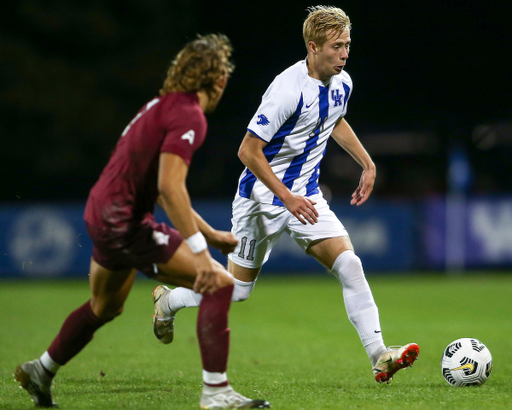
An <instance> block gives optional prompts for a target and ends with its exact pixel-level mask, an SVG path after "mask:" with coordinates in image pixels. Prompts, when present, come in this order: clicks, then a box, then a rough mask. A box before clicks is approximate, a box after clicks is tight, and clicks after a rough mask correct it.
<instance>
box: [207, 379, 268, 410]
mask: <svg viewBox="0 0 512 410" xmlns="http://www.w3.org/2000/svg"><path fill="white" fill-rule="evenodd" d="M199 408H200V409H201V410H220V409H269V408H270V403H269V402H268V401H266V400H251V399H248V398H247V397H244V396H242V395H241V394H240V393H237V392H236V391H235V390H233V388H232V387H231V385H229V384H228V385H227V386H225V387H210V386H203V395H202V396H201V401H200V406H199Z"/></svg>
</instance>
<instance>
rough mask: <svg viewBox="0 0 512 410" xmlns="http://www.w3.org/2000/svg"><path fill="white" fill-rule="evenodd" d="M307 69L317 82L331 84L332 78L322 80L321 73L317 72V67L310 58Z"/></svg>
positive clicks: (307, 59)
mask: <svg viewBox="0 0 512 410" xmlns="http://www.w3.org/2000/svg"><path fill="white" fill-rule="evenodd" d="M306 67H307V69H308V75H309V76H310V77H311V78H314V79H315V80H320V81H321V82H322V83H324V85H327V84H329V83H330V82H331V78H332V77H328V78H322V77H321V76H320V73H319V72H318V70H316V68H315V65H314V64H313V62H312V59H311V60H310V58H309V56H308V58H306Z"/></svg>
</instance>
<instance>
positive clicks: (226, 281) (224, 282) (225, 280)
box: [219, 270, 234, 288]
mask: <svg viewBox="0 0 512 410" xmlns="http://www.w3.org/2000/svg"><path fill="white" fill-rule="evenodd" d="M233 284H234V283H233V275H231V273H229V272H228V271H227V270H222V271H221V273H220V274H219V285H220V287H221V288H223V287H225V286H229V285H233Z"/></svg>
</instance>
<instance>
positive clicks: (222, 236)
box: [206, 230, 238, 255]
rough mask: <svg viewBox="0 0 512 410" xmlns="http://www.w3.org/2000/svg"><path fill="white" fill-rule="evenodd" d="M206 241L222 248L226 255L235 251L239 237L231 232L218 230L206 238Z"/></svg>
mask: <svg viewBox="0 0 512 410" xmlns="http://www.w3.org/2000/svg"><path fill="white" fill-rule="evenodd" d="M206 242H208V245H210V246H213V247H214V248H217V249H218V250H220V251H221V252H222V253H223V254H224V255H227V254H229V253H231V252H233V251H234V250H235V248H236V246H237V245H238V239H236V238H235V236H234V235H233V234H232V233H231V232H227V231H217V230H215V231H214V232H213V233H212V234H211V235H209V236H208V237H207V238H206Z"/></svg>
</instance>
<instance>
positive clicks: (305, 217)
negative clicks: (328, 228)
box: [283, 194, 318, 225]
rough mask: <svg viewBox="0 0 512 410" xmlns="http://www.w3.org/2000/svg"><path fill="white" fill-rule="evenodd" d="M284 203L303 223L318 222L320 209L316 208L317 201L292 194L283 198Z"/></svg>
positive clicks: (312, 223)
mask: <svg viewBox="0 0 512 410" xmlns="http://www.w3.org/2000/svg"><path fill="white" fill-rule="evenodd" d="M283 204H284V206H285V207H286V209H288V211H290V212H291V213H292V215H293V216H295V218H297V219H298V220H299V222H300V223H301V224H303V225H307V223H308V222H309V223H310V224H311V225H314V224H316V223H317V222H318V211H317V210H316V208H315V205H316V202H315V201H312V200H311V199H309V198H306V197H304V196H300V195H295V194H291V195H290V197H289V198H287V199H286V200H283Z"/></svg>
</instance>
